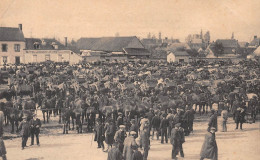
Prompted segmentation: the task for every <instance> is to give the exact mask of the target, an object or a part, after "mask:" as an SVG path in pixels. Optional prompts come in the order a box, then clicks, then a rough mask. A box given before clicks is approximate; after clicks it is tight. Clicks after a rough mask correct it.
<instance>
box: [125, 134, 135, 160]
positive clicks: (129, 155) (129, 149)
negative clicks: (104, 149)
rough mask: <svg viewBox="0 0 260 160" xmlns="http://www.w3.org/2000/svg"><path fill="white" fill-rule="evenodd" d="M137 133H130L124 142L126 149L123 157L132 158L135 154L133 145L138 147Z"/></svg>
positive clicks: (130, 159)
mask: <svg viewBox="0 0 260 160" xmlns="http://www.w3.org/2000/svg"><path fill="white" fill-rule="evenodd" d="M135 135H136V132H135V131H131V132H130V135H129V136H128V137H127V138H126V139H125V142H124V150H123V157H124V160H132V156H133V148H132V147H133V146H136V147H138V145H137V143H136V141H135V138H134V136H135Z"/></svg>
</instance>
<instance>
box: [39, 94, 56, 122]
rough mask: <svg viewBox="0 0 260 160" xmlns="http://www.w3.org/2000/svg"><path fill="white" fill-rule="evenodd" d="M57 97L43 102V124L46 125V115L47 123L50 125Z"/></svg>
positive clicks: (45, 99)
mask: <svg viewBox="0 0 260 160" xmlns="http://www.w3.org/2000/svg"><path fill="white" fill-rule="evenodd" d="M55 103H56V100H55V97H53V98H51V99H47V98H44V99H43V101H42V107H41V109H42V115H43V123H45V113H46V118H47V123H49V118H50V114H51V113H52V109H53V108H54V107H55Z"/></svg>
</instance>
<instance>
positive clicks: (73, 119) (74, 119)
mask: <svg viewBox="0 0 260 160" xmlns="http://www.w3.org/2000/svg"><path fill="white" fill-rule="evenodd" d="M71 120H72V130H74V120H75V119H74V118H71Z"/></svg>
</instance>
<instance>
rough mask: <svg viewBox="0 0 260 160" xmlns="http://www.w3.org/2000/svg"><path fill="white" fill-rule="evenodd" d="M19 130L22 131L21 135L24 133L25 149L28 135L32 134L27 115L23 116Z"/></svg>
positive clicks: (23, 143)
mask: <svg viewBox="0 0 260 160" xmlns="http://www.w3.org/2000/svg"><path fill="white" fill-rule="evenodd" d="M18 130H20V131H21V135H22V150H23V149H24V147H27V146H26V143H27V140H28V137H29V135H30V126H29V123H28V121H27V117H25V116H24V117H23V121H22V122H21V123H20V125H19V127H18Z"/></svg>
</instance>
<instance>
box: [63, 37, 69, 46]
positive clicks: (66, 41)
mask: <svg viewBox="0 0 260 160" xmlns="http://www.w3.org/2000/svg"><path fill="white" fill-rule="evenodd" d="M64 41H65V47H68V38H67V37H64Z"/></svg>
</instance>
